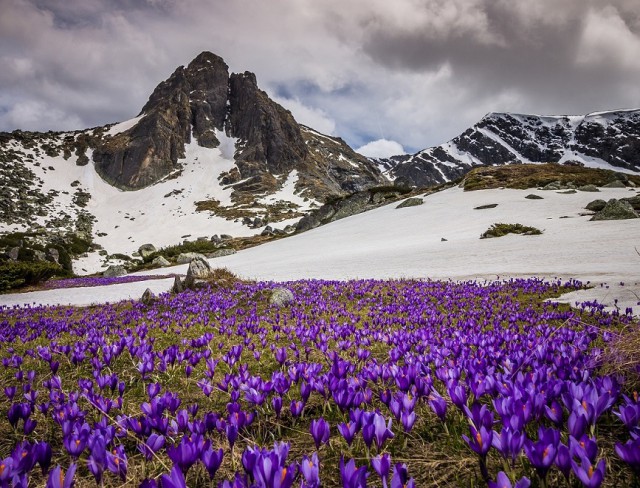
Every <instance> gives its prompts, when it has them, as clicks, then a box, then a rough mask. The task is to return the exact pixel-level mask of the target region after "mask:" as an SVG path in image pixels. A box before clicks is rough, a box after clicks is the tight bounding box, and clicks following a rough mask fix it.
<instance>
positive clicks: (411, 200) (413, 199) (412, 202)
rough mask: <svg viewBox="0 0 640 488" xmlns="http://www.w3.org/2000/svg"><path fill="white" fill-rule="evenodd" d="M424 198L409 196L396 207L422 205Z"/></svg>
mask: <svg viewBox="0 0 640 488" xmlns="http://www.w3.org/2000/svg"><path fill="white" fill-rule="evenodd" d="M423 203H424V200H423V199H422V198H417V197H411V198H407V199H406V200H405V201H404V202H401V203H400V204H399V205H398V206H396V208H406V207H417V206H418V205H422V204H423Z"/></svg>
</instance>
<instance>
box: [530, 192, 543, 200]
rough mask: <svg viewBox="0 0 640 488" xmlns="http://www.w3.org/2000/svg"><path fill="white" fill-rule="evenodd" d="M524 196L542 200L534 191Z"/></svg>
mask: <svg viewBox="0 0 640 488" xmlns="http://www.w3.org/2000/svg"><path fill="white" fill-rule="evenodd" d="M525 198H528V199H529V200H544V198H542V197H541V196H540V195H536V194H535V193H529V194H528V195H527V196H526V197H525Z"/></svg>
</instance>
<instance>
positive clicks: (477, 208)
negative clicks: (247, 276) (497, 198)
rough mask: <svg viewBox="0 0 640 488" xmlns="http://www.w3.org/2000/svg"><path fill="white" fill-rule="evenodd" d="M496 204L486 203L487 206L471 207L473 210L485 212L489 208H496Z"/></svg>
mask: <svg viewBox="0 0 640 488" xmlns="http://www.w3.org/2000/svg"><path fill="white" fill-rule="evenodd" d="M497 206H498V204H497V203H488V204H487V205H480V206H479V207H473V209H474V210H487V209H489V208H496V207H497Z"/></svg>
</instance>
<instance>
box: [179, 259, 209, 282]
mask: <svg viewBox="0 0 640 488" xmlns="http://www.w3.org/2000/svg"><path fill="white" fill-rule="evenodd" d="M210 276H211V266H210V265H209V263H208V262H207V260H206V258H205V257H204V256H202V257H196V258H193V259H192V260H191V262H190V263H189V268H188V269H187V277H186V278H185V280H184V286H185V287H187V288H193V286H194V285H195V284H196V283H198V282H200V281H205V280H207V279H208V278H209V277H210Z"/></svg>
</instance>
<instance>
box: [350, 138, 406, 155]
mask: <svg viewBox="0 0 640 488" xmlns="http://www.w3.org/2000/svg"><path fill="white" fill-rule="evenodd" d="M356 152H357V153H360V154H362V155H363V156H367V157H369V158H388V157H389V156H396V155H398V154H404V148H403V147H402V144H400V143H399V142H396V141H390V140H388V139H378V140H376V141H371V142H368V143H367V144H365V145H364V146H362V147H359V148H358V149H356Z"/></svg>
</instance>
